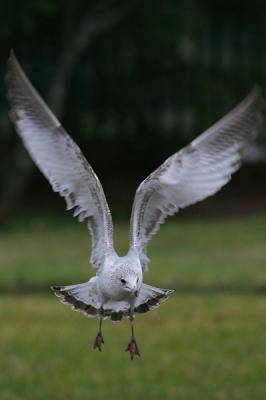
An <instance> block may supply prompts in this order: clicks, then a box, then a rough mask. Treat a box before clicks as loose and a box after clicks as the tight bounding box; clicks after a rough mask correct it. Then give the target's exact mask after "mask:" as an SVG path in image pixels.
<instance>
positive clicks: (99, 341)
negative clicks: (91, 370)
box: [93, 331, 104, 351]
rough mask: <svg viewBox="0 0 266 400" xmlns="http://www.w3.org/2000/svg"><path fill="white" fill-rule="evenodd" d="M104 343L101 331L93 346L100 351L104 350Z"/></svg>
mask: <svg viewBox="0 0 266 400" xmlns="http://www.w3.org/2000/svg"><path fill="white" fill-rule="evenodd" d="M103 344H104V340H103V335H102V332H101V331H99V332H98V334H97V336H96V338H95V340H94V344H93V348H94V349H98V350H99V351H102V345H103Z"/></svg>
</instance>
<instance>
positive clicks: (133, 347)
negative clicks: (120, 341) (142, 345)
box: [126, 338, 140, 360]
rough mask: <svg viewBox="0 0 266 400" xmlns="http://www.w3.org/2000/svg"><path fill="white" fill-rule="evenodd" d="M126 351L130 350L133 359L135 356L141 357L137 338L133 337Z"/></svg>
mask: <svg viewBox="0 0 266 400" xmlns="http://www.w3.org/2000/svg"><path fill="white" fill-rule="evenodd" d="M126 351H128V352H129V354H130V358H131V360H133V359H134V357H135V356H138V357H140V352H139V348H138V345H137V342H136V339H134V338H132V339H131V341H130V342H129V344H128V346H127V348H126Z"/></svg>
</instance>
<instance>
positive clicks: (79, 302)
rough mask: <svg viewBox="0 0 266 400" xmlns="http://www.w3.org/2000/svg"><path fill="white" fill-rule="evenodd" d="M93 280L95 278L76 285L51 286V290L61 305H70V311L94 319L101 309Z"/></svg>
mask: <svg viewBox="0 0 266 400" xmlns="http://www.w3.org/2000/svg"><path fill="white" fill-rule="evenodd" d="M95 280H96V277H94V278H92V279H90V280H89V281H88V282H85V283H80V284H78V285H70V286H51V289H52V290H53V291H54V292H55V295H56V296H57V297H59V299H60V301H61V302H62V303H63V304H68V305H71V306H72V310H74V311H81V312H83V313H84V314H85V315H86V316H87V317H95V316H96V315H98V313H99V309H100V307H101V303H100V301H99V298H98V294H97V285H96V282H95Z"/></svg>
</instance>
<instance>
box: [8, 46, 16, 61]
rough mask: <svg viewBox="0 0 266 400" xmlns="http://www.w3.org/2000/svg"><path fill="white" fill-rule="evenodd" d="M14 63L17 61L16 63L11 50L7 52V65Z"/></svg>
mask: <svg viewBox="0 0 266 400" xmlns="http://www.w3.org/2000/svg"><path fill="white" fill-rule="evenodd" d="M14 62H16V63H17V62H18V61H17V57H16V54H15V51H14V49H13V48H11V49H10V52H9V57H8V60H7V63H8V64H9V63H14Z"/></svg>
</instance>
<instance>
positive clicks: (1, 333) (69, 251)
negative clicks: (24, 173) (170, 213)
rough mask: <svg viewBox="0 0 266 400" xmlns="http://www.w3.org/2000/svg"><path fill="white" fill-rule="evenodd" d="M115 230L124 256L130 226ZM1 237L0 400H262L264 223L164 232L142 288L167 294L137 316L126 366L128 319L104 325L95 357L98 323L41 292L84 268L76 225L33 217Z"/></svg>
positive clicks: (265, 361)
mask: <svg viewBox="0 0 266 400" xmlns="http://www.w3.org/2000/svg"><path fill="white" fill-rule="evenodd" d="M116 229H117V235H116V242H117V244H118V248H119V249H120V251H121V252H123V251H125V249H126V243H127V234H126V231H127V225H126V224H123V223H119V224H118V226H117V227H116ZM0 235H1V240H0V243H1V244H0V287H1V290H2V296H1V297H0V323H1V329H0V348H1V350H0V354H1V357H0V372H1V373H0V393H1V394H0V398H1V400H42V399H55V400H83V399H84V400H90V399H99V400H102V399H117V400H119V399H124V398H126V399H127V400H131V399H132V400H133V399H134V400H135V399H142V398H146V400H150V399H151V400H154V399H162V398H164V399H165V400H166V399H169V400H170V399H181V400H183V399H184V400H185V399H186V400H194V399H195V400H201V399H204V400H208V399H217V400H220V399H221V400H227V399H228V400H236V399H239V400H246V399H247V400H249V399H259V400H260V399H261V400H264V399H265V398H266V379H265V371H266V335H265V331H266V318H265V315H266V296H265V294H266V250H265V238H266V217H265V216H260V217H246V218H242V219H216V220H207V219H193V220H189V219H179V220H178V219H177V220H176V221H175V220H173V221H169V222H168V223H167V224H166V225H165V226H164V227H163V228H162V230H161V232H159V234H158V235H157V236H156V237H155V238H154V239H153V240H152V242H151V245H150V256H151V259H152V261H151V267H150V271H149V272H148V274H147V276H146V281H147V282H148V283H153V284H157V285H159V286H162V287H172V288H176V293H175V295H173V296H171V298H170V299H169V300H168V301H167V302H166V303H164V304H163V305H162V306H161V307H160V308H159V309H157V310H154V311H152V312H150V313H148V314H145V315H141V316H138V317H137V321H136V330H137V339H138V342H139V346H140V348H141V358H140V359H136V360H134V361H133V362H132V361H130V359H129V356H128V354H127V353H125V351H124V349H125V347H126V344H127V343H128V341H129V336H130V329H129V323H128V321H123V322H122V323H120V324H112V323H110V322H106V323H105V324H104V336H105V346H104V350H103V352H102V353H99V352H97V351H95V350H93V349H92V341H93V338H94V336H95V334H96V331H97V321H96V320H94V319H86V318H85V317H84V316H83V315H81V314H79V313H74V312H72V311H71V310H70V309H69V308H68V307H67V306H64V305H62V304H61V303H59V302H58V300H57V299H56V297H54V296H53V294H52V293H50V290H49V285H51V284H53V283H59V284H64V283H74V282H82V281H84V280H86V279H87V277H88V273H90V274H91V273H93V270H92V269H89V268H88V266H87V259H88V253H89V240H88V236H87V235H86V229H85V227H84V226H82V225H79V224H77V223H76V224H75V223H74V222H72V221H71V220H70V221H68V220H66V222H65V220H63V221H61V220H52V219H47V218H46V219H42V218H33V217H32V218H29V219H23V220H21V221H18V222H14V223H13V224H12V225H11V226H10V227H9V229H8V230H5V231H4V230H2V232H1V233H0ZM24 289H26V293H23V290H24Z"/></svg>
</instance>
